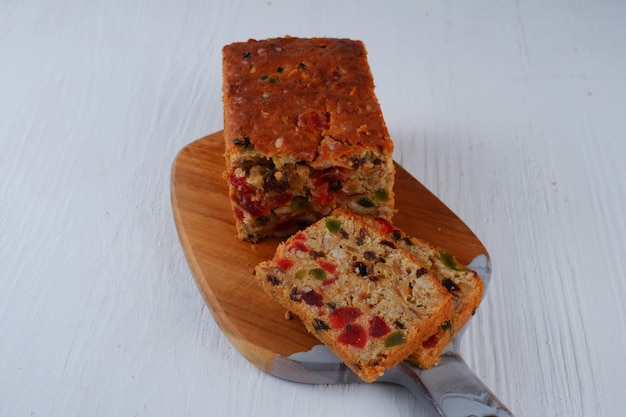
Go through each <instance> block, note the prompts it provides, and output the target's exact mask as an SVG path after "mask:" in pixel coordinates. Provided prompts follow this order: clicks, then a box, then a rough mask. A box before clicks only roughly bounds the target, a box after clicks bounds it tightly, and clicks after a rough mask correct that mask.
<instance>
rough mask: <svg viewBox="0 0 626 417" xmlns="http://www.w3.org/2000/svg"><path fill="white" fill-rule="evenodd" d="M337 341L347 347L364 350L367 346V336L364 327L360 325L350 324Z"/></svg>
mask: <svg viewBox="0 0 626 417" xmlns="http://www.w3.org/2000/svg"><path fill="white" fill-rule="evenodd" d="M337 340H339V342H341V343H343V344H346V345H350V346H354V347H358V348H364V347H365V345H366V344H367V334H366V333H365V329H364V328H363V326H361V325H359V324H348V325H347V326H346V328H345V329H344V331H343V333H341V334H340V335H339V337H338V338H337Z"/></svg>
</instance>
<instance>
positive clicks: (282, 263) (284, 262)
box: [274, 258, 293, 272]
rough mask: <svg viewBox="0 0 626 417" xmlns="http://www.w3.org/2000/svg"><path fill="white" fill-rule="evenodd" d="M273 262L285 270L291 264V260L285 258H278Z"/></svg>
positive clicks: (288, 268)
mask: <svg viewBox="0 0 626 417" xmlns="http://www.w3.org/2000/svg"><path fill="white" fill-rule="evenodd" d="M274 262H275V263H276V265H277V266H278V267H279V268H280V269H282V270H283V271H285V272H287V271H289V270H290V269H291V267H292V266H293V261H292V260H290V259H287V258H278V259H276V260H275V261H274Z"/></svg>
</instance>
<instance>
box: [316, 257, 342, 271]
mask: <svg viewBox="0 0 626 417" xmlns="http://www.w3.org/2000/svg"><path fill="white" fill-rule="evenodd" d="M317 264H318V265H319V266H320V268H322V269H323V270H324V271H326V272H330V273H331V274H334V273H335V272H337V265H336V264H334V263H332V262H328V261H324V260H321V259H318V260H317Z"/></svg>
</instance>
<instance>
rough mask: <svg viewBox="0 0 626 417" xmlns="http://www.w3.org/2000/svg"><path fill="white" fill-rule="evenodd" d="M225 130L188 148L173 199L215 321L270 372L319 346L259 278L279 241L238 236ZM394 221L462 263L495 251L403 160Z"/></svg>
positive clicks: (175, 171)
mask: <svg viewBox="0 0 626 417" xmlns="http://www.w3.org/2000/svg"><path fill="white" fill-rule="evenodd" d="M223 153H224V143H223V137H222V132H216V133H213V134H211V135H209V136H206V137H204V138H201V139H198V140H196V141H195V142H192V143H190V144H189V145H187V146H186V147H184V148H183V149H182V150H181V151H180V152H179V154H178V155H177V157H176V159H175V160H174V163H173V166H172V176H171V199H172V207H173V212H174V219H175V222H176V227H177V230H178V234H179V237H180V241H181V244H182V247H183V249H184V252H185V256H186V258H187V261H188V263H189V266H190V267H191V270H192V273H193V275H194V277H195V279H196V282H197V284H198V288H199V290H200V292H201V293H202V296H203V297H204V300H205V301H206V303H207V305H208V307H209V308H210V310H211V312H212V314H213V317H214V318H215V321H216V322H217V324H218V325H219V326H220V328H221V329H222V331H223V332H224V333H225V335H226V336H227V337H228V339H229V340H230V341H231V343H232V344H233V345H234V346H235V347H236V348H237V349H238V350H239V352H241V354H243V355H244V356H245V357H246V358H247V359H248V360H249V361H251V362H252V363H253V364H254V365H256V366H257V367H258V368H260V369H262V370H264V371H266V372H267V371H270V370H271V367H272V363H273V361H275V360H276V359H277V358H280V357H287V356H289V355H291V354H293V353H296V352H305V351H308V350H310V349H311V348H312V347H313V346H315V345H317V344H319V342H318V341H317V339H315V338H314V337H313V336H311V335H310V334H309V333H308V332H307V331H306V329H305V328H304V326H303V325H302V324H301V323H300V322H299V321H298V320H297V319H291V320H287V319H285V311H284V310H283V309H282V308H281V307H279V306H278V304H276V303H275V302H274V301H273V300H271V299H270V298H269V297H268V296H267V295H266V294H265V293H264V292H263V290H262V289H261V288H260V287H259V286H258V284H257V283H256V282H255V281H254V278H253V276H252V271H253V269H254V266H255V265H256V264H257V263H258V262H260V261H262V260H265V259H270V258H272V257H273V253H274V250H275V249H276V246H277V244H278V240H267V241H264V242H262V243H257V244H251V243H248V242H243V241H240V240H238V239H237V238H235V225H234V220H233V215H232V211H231V207H230V202H229V200H228V191H227V186H226V182H225V181H224V180H223V178H222V172H223V171H224V168H225V165H224V157H223ZM394 191H395V194H396V209H397V210H398V212H397V214H396V215H395V216H394V224H395V225H396V226H397V227H399V228H401V229H403V230H404V231H405V232H407V233H408V234H409V235H411V236H414V237H418V238H423V239H426V240H428V241H430V242H432V243H433V244H435V245H438V246H441V247H444V248H446V249H447V250H448V251H449V252H450V253H452V254H454V255H455V256H456V257H457V260H458V261H460V262H461V263H463V264H467V263H469V262H470V261H471V260H472V259H474V258H475V257H476V256H477V255H479V254H484V255H488V253H487V251H486V249H485V248H484V246H483V245H482V243H481V242H480V241H479V240H478V238H477V237H476V236H475V235H474V233H472V231H471V230H470V229H469V228H468V227H467V226H466V225H465V224H464V223H463V221H462V220H461V219H459V218H458V217H457V216H456V215H455V214H454V213H453V212H452V211H451V210H450V209H448V208H447V207H446V206H445V204H443V203H442V202H441V201H440V200H439V199H437V197H435V196H434V195H433V194H432V193H431V192H429V191H428V190H427V189H426V188H425V187H424V186H423V185H422V184H420V183H419V182H418V181H417V180H416V179H415V178H413V177H412V176H411V175H410V174H409V173H408V172H407V171H405V170H404V169H403V168H402V167H400V166H399V165H397V164H396V184H395V189H394Z"/></svg>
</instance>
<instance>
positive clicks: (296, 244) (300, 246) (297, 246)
mask: <svg viewBox="0 0 626 417" xmlns="http://www.w3.org/2000/svg"><path fill="white" fill-rule="evenodd" d="M288 250H299V251H302V252H308V251H309V248H308V247H307V245H305V244H304V242H303V241H301V240H295V241H293V242H291V244H290V245H289V249H288Z"/></svg>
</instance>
